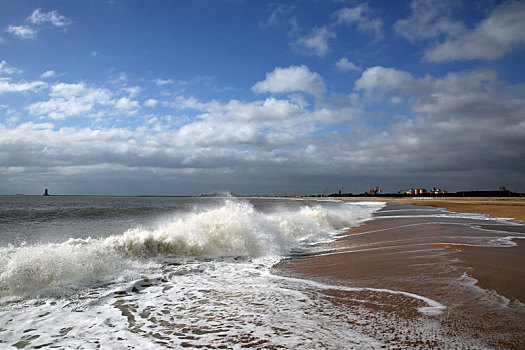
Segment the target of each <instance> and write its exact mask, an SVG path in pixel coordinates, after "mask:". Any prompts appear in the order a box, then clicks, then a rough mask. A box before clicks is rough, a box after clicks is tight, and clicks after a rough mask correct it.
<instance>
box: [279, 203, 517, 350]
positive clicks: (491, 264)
mask: <svg viewBox="0 0 525 350" xmlns="http://www.w3.org/2000/svg"><path fill="white" fill-rule="evenodd" d="M387 201H388V202H390V203H388V204H387V206H386V207H385V208H383V209H382V210H381V211H380V212H378V213H377V214H376V218H375V219H373V220H370V221H368V222H366V223H365V224H364V225H362V226H360V227H357V228H355V229H351V230H349V231H347V232H344V233H342V234H341V235H340V237H339V238H338V239H337V240H336V241H335V242H332V243H329V244H324V245H322V246H319V247H318V252H319V253H318V254H315V255H313V256H309V257H305V258H300V259H298V258H294V259H289V260H286V261H284V262H282V263H281V264H280V265H279V266H278V267H277V271H278V272H279V273H281V274H284V275H287V276H296V277H301V278H307V279H313V280H318V281H321V282H325V283H332V284H333V283H337V284H341V285H345V286H352V287H360V288H374V289H388V290H396V291H403V292H408V293H414V294H417V295H420V296H424V297H426V298H430V299H432V300H435V301H437V302H439V303H441V304H442V305H445V306H446V309H445V311H444V312H443V313H442V314H440V315H434V316H427V317H428V318H429V319H430V320H432V322H438V323H440V327H441V328H442V334H441V335H440V336H437V338H436V339H428V336H421V337H420V338H418V337H417V336H416V337H414V336H413V334H412V335H411V336H408V334H411V333H410V332H411V331H414V332H417V330H410V329H406V330H402V331H401V330H400V331H399V332H398V333H397V335H396V344H403V346H406V347H428V348H439V347H441V348H443V347H444V348H450V347H451V345H450V343H447V342H448V341H451V340H453V339H463V340H462V341H461V342H460V343H461V344H466V343H465V342H467V343H468V341H472V342H473V343H471V344H470V345H468V346H467V347H474V348H476V347H478V346H481V347H489V348H511V349H519V348H524V347H525V322H523V321H524V320H525V304H524V303H525V272H524V271H523V266H525V240H523V238H512V239H510V238H508V237H516V236H520V237H525V229H524V226H523V225H521V226H520V224H519V222H514V223H512V222H511V223H510V224H505V223H504V222H500V223H498V222H491V221H490V220H488V221H487V225H481V224H479V223H476V224H472V222H471V221H472V220H471V219H469V217H468V215H464V216H461V215H459V216H458V217H457V218H454V217H452V218H446V219H439V215H438V218H437V219H436V218H432V217H429V216H428V215H426V213H427V212H428V213H433V214H432V215H435V213H436V211H437V213H438V214H439V213H440V210H441V211H442V209H439V208H446V209H447V210H449V211H455V212H461V213H482V214H489V215H492V216H501V217H506V218H509V217H512V218H516V219H521V220H524V216H525V201H523V200H520V199H518V200H515V199H499V200H495V199H490V200H488V199H465V200H463V199H462V200H457V199H452V200H450V199H449V200H441V199H440V200H431V199H420V200H418V199H394V200H390V199H388V200H387ZM442 212H443V211H442ZM488 232H491V233H493V232H497V234H498V235H500V236H501V237H502V238H501V242H503V243H505V245H500V244H496V243H494V244H492V243H490V242H488V241H487V242H484V241H483V240H484V239H485V237H486V236H488V234H487V233H488ZM512 242H514V243H516V244H515V245H513V243H512ZM331 297H335V298H336V300H337V301H336V302H338V303H341V304H342V305H347V307H349V308H350V309H351V308H352V307H353V306H355V305H356V304H360V305H362V301H360V300H362V299H366V300H368V303H369V304H370V305H369V306H368V307H370V308H372V309H374V310H376V309H382V310H383V311H384V312H387V313H388V312H394V313H396V314H398V315H399V317H400V318H402V319H406V320H413V319H414V318H418V317H421V315H417V314H414V313H413V312H412V311H410V310H413V309H411V308H407V309H405V308H403V307H402V304H403V303H404V302H408V301H403V300H401V301H400V300H397V301H392V300H387V299H383V297H382V296H378V297H377V298H378V299H377V302H373V303H370V300H373V298H371V296H370V295H367V296H366V298H361V299H360V298H359V297H357V296H355V295H354V296H349V295H338V296H331ZM408 328H410V327H408ZM371 332H375V333H377V332H382V330H381V329H379V330H377V329H376V330H371ZM376 335H377V334H376ZM447 337H448V339H449V340H448V341H446V340H444V339H446V338H447ZM414 339H416V341H415V342H414ZM467 340H468V341H467Z"/></svg>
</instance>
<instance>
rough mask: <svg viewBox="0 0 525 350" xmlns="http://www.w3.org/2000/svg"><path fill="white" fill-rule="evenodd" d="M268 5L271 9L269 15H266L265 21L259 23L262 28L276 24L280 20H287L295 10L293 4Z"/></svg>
mask: <svg viewBox="0 0 525 350" xmlns="http://www.w3.org/2000/svg"><path fill="white" fill-rule="evenodd" d="M268 7H269V9H270V10H271V13H270V17H268V19H267V20H266V21H263V22H260V23H259V25H260V26H261V27H263V28H264V27H268V26H273V25H277V24H279V23H280V22H288V21H289V15H290V14H291V13H292V12H293V10H295V6H293V5H289V6H285V5H282V4H269V5H268Z"/></svg>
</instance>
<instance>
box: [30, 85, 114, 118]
mask: <svg viewBox="0 0 525 350" xmlns="http://www.w3.org/2000/svg"><path fill="white" fill-rule="evenodd" d="M112 95H113V94H112V92H111V91H109V90H108V89H104V88H88V87H86V86H85V84H84V83H77V84H68V83H58V84H55V85H53V86H52V87H51V92H50V94H49V96H50V99H49V100H47V101H41V102H35V103H32V104H30V105H29V107H28V110H29V112H30V113H31V114H35V115H41V116H48V117H49V118H51V119H65V118H67V117H70V116H78V115H84V116H87V115H88V114H89V113H90V112H92V111H93V110H94V108H95V106H97V105H101V106H108V105H112V104H113V103H114V102H113V101H112V99H111V97H112Z"/></svg>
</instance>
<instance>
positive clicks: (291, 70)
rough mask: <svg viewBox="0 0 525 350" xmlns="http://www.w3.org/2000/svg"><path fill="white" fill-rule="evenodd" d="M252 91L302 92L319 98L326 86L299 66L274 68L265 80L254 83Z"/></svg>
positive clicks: (303, 66)
mask: <svg viewBox="0 0 525 350" xmlns="http://www.w3.org/2000/svg"><path fill="white" fill-rule="evenodd" d="M252 90H253V91H255V92H257V93H263V92H271V93H280V92H296V91H302V92H308V93H310V94H312V95H314V96H321V95H323V94H324V93H325V92H326V86H325V84H324V82H323V78H322V77H321V76H320V75H319V74H317V73H316V72H312V71H310V69H308V67H307V66H305V65H301V66H290V67H287V68H281V67H276V68H275V69H274V70H273V71H272V72H270V73H267V74H266V79H265V80H263V81H259V82H258V83H256V84H255V85H254V86H253V87H252Z"/></svg>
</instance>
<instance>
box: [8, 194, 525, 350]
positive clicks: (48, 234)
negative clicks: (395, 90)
mask: <svg viewBox="0 0 525 350" xmlns="http://www.w3.org/2000/svg"><path fill="white" fill-rule="evenodd" d="M0 200H1V205H0V348H1V349H3V348H7V349H20V348H27V349H40V348H45V349H48V348H59V349H181V348H205V349H214V348H215V349H217V348H218V349H220V348H227V349H244V348H257V349H343V348H344V349H381V348H404V347H410V348H423V349H424V348H429V347H430V348H432V347H433V348H438V347H439V348H450V349H453V348H458V347H459V348H461V347H462V348H480V347H481V348H484V347H486V346H485V345H484V344H486V343H484V342H483V341H478V340H476V339H474V340H473V339H471V337H470V334H469V333H470V331H468V330H467V331H463V333H462V332H459V334H458V333H457V332H456V333H453V334H452V333H450V332H447V328H446V327H444V324H445V323H446V322H447V317H448V313H451V312H453V310H454V305H445V304H443V301H441V302H440V301H438V298H435V297H434V296H429V295H423V294H424V293H422V294H415V293H413V292H412V293H410V292H407V290H406V289H404V288H405V287H404V284H400V287H399V288H393V289H392V288H391V289H385V288H380V287H379V285H378V284H374V283H375V282H372V281H373V280H370V282H368V285H366V286H360V287H357V286H352V285H348V283H347V284H344V283H338V282H337V281H335V280H331V279H327V280H326V281H323V282H322V283H321V282H319V280H318V281H310V280H305V279H301V278H297V276H289V275H288V276H284V275H283V274H278V273H276V272H275V271H274V269H273V267H274V266H275V264H277V263H278V262H280V261H282V260H283V259H290V258H292V259H301V258H302V257H305V256H311V255H313V254H315V255H322V254H333V253H337V249H340V248H337V247H338V245H337V244H331V242H334V241H335V238H336V235H338V234H339V235H338V236H337V237H343V236H341V235H340V233H342V232H343V231H344V230H345V229H347V228H351V227H356V226H359V225H361V224H362V223H363V222H364V221H366V220H369V219H371V218H372V217H374V218H375V219H376V220H381V219H388V218H397V219H399V220H401V221H402V220H403V219H405V218H408V219H410V218H417V219H418V220H422V222H427V221H428V222H431V223H433V224H437V225H463V226H465V227H467V226H468V227H469V230H470V228H471V227H472V233H471V231H465V232H466V233H465V234H462V235H460V236H458V237H448V236H446V237H444V239H446V240H447V241H443V242H442V241H441V239H442V238H443V237H441V238H440V240H439V241H438V242H440V243H446V242H448V241H449V240H452V241H453V242H452V243H454V242H456V243H462V244H471V245H473V246H477V245H481V246H498V247H505V246H512V245H513V244H515V243H514V239H515V238H523V237H524V235H523V234H519V233H509V232H508V231H505V230H504V231H500V230H499V226H490V225H502V224H505V225H521V224H519V223H513V222H512V221H509V220H504V219H501V220H496V219H494V218H489V217H487V216H483V215H470V214H454V213H448V212H446V211H443V210H441V209H435V208H433V209H424V208H423V209H417V208H416V209H415V208H413V207H409V208H405V207H403V206H397V207H396V206H388V207H386V206H385V203H380V202H353V203H351V202H339V201H308V200H293V199H239V198H167V197H157V198H146V197H42V196H18V197H16V196H13V197H6V196H4V197H0ZM401 221H400V222H401ZM401 224H402V223H401ZM480 232H481V234H480ZM371 233H373V231H371V232H364V233H359V234H356V235H366V234H371ZM348 237H349V236H347V238H348ZM355 237H356V238H357V237H358V236H355ZM355 242H356V243H355V245H352V246H351V247H350V248H348V247H347V248H341V249H347V250H348V249H350V250H352V249H353V250H355V251H359V250H362V249H378V248H374V247H372V246H371V245H370V244H371V243H370V242H367V243H366V244H365V243H361V245H359V243H358V240H356V241H355ZM380 243H381V242H378V244H380ZM328 247H331V248H328ZM326 249H331V250H326ZM379 249H381V248H379ZM438 253H439V254H442V251H439V252H438ZM425 254H428V253H425ZM439 266H445V265H443V264H442V263H441V262H440V263H439V264H438V265H436V266H434V267H432V268H431V270H435V271H438V272H439V271H440V270H439V268H440V267H439ZM447 266H448V265H447ZM387 268H388V266H385V269H387ZM440 273H441V272H439V273H438V275H439V274H440ZM371 277H372V276H371ZM440 278H443V276H441V277H440ZM474 282H475V281H474ZM474 282H472V280H471V279H470V280H469V278H468V276H466V275H465V276H463V277H462V278H461V279H458V280H456V278H455V277H454V280H453V281H452V282H451V283H452V284H450V286H451V287H450V288H449V287H447V286H449V284H448V282H447V283H445V284H444V286H445V288H444V289H445V290H450V289H454V290H460V291H463V290H464V292H461V293H464V294H465V295H469V296H473V297H472V298H473V300H471V301H468V302H467V304H471V303H472V302H473V301H475V302H478V301H479V300H485V299H487V300H489V299H490V300H498V303H499V300H500V299H501V298H500V297H499V296H495V297H494V296H491V295H490V294H487V291H485V290H480V291H479V293H478V294H476V293H477V292H476V291H477V290H478V289H479V288H478V289H476V288H477V287H476V286H475V283H474ZM407 288H408V287H407ZM436 290H437V289H436ZM436 295H437V296H439V293H437V294H436ZM478 295H479V296H478ZM483 298H485V299H483ZM498 298H499V299H498ZM441 299H443V298H441ZM444 299H445V300H446V298H444ZM474 299H475V300H474ZM503 299H504V298H503ZM490 300H489V301H490ZM507 304H508V301H507ZM482 305H486V302H485V301H483V304H482ZM495 307H497V310H501V306H500V305H499V304H498V305H496V306H495ZM504 307H507V306H504ZM455 309H456V310H459V309H458V308H457V307H456V308H455ZM487 310H488V309H487ZM520 310H522V309H520ZM498 312H499V311H498ZM519 312H521V313H518V314H517V315H518V316H516V317H517V319H520V318H521V317H522V316H521V315H523V312H522V311H519ZM407 315H408V316H407ZM450 334H452V335H450ZM518 337H519V335H518ZM489 348H490V346H489Z"/></svg>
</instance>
